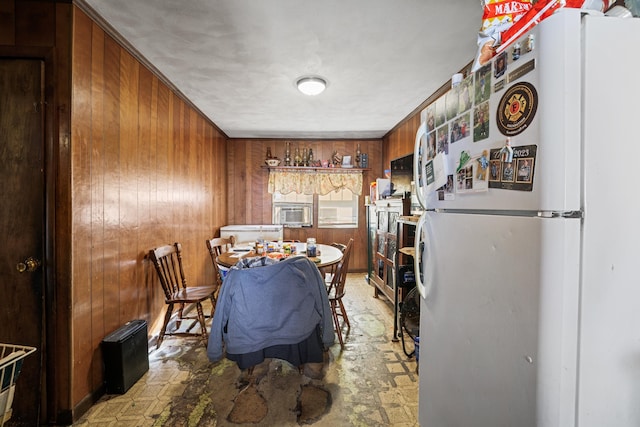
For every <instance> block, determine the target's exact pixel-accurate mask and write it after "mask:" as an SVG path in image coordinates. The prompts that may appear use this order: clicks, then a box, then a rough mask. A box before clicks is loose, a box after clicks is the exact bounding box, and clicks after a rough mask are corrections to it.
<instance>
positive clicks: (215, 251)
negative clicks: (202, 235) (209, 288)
mask: <svg viewBox="0 0 640 427" xmlns="http://www.w3.org/2000/svg"><path fill="white" fill-rule="evenodd" d="M233 243H234V242H233V239H232V238H229V239H228V238H226V237H215V238H213V239H207V241H206V244H207V249H208V250H209V256H210V257H211V262H212V263H213V270H214V271H215V275H216V282H217V283H218V286H222V280H223V279H224V276H225V271H228V270H229V269H228V268H227V267H223V266H221V265H220V264H218V261H217V259H218V257H219V256H220V255H221V254H222V253H224V252H228V251H230V250H231V248H232V247H233Z"/></svg>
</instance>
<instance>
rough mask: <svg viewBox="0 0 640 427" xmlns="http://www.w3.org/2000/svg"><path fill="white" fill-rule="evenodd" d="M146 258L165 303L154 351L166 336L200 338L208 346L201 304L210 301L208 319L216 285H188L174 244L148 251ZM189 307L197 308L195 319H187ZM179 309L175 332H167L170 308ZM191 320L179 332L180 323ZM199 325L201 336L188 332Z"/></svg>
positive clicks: (178, 245) (180, 252)
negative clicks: (187, 325)
mask: <svg viewBox="0 0 640 427" xmlns="http://www.w3.org/2000/svg"><path fill="white" fill-rule="evenodd" d="M149 258H150V259H151V261H152V262H153V266H154V268H155V270H156V273H157V274H158V279H159V281H160V285H162V290H163V292H164V296H165V304H167V310H166V312H165V316H164V323H163V325H162V330H161V331H160V336H159V337H158V344H157V348H160V344H162V341H163V340H164V337H165V335H191V336H198V337H200V338H201V339H202V340H203V342H204V345H205V346H206V345H207V340H208V338H209V334H208V333H207V327H206V325H205V315H204V311H203V308H202V302H203V301H206V300H207V299H209V300H210V301H211V317H213V312H214V310H215V306H216V299H215V292H216V291H217V289H218V285H217V283H216V284H214V285H211V286H187V280H186V278H185V275H184V269H183V267H182V245H181V244H180V243H174V244H173V245H165V246H160V247H157V248H155V249H151V250H150V251H149ZM188 304H194V305H195V307H196V315H195V316H187V315H186V314H187V313H186V312H185V307H186V306H187V305H188ZM176 305H177V306H178V311H177V313H176V330H175V331H174V332H167V326H168V324H169V322H170V321H171V318H172V315H173V309H174V307H175V306H176ZM187 319H190V320H194V322H193V323H192V324H191V325H190V326H189V327H188V328H187V329H186V330H182V331H180V326H181V323H182V321H183V320H187ZM196 323H199V324H200V329H201V331H200V333H197V332H191V328H193V326H195V325H196Z"/></svg>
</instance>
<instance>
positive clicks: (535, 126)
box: [415, 9, 640, 427]
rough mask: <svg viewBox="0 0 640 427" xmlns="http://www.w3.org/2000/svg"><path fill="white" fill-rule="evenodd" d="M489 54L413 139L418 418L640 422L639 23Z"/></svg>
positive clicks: (557, 30)
mask: <svg viewBox="0 0 640 427" xmlns="http://www.w3.org/2000/svg"><path fill="white" fill-rule="evenodd" d="M505 53H506V57H502V58H494V59H493V60H492V62H491V63H490V64H488V67H489V68H488V69H486V68H485V69H481V70H479V71H480V73H479V72H476V73H475V74H474V75H473V76H471V77H469V78H468V79H465V80H464V81H463V83H462V85H461V86H458V87H456V88H455V89H453V88H452V90H451V91H450V92H449V93H448V94H446V95H445V96H443V98H442V99H439V100H437V101H436V102H434V103H433V104H432V105H430V106H428V107H427V108H426V109H425V111H424V112H423V120H424V123H423V124H422V126H421V131H419V134H418V135H417V140H416V153H415V154H416V156H415V157H416V166H419V169H416V177H415V181H416V182H417V183H419V186H420V188H421V191H422V192H421V193H420V195H421V197H420V199H421V201H422V202H423V203H425V208H426V209H427V211H426V212H425V213H424V214H423V216H422V217H421V220H420V222H419V224H418V227H417V230H416V236H417V238H416V254H417V256H416V271H417V272H418V274H416V276H417V279H418V282H419V283H418V286H419V290H420V291H421V295H422V298H421V306H420V309H421V311H420V360H419V420H420V425H421V426H424V427H442V426H447V427H455V426H461V427H462V426H473V427H476V426H487V427H498V426H505V427H513V426H518V427H525V426H558V427H566V426H582V427H587V426H594V427H595V426H598V427H599V426H617V427H621V426H640V248H639V246H638V244H640V194H639V193H640V187H639V185H638V184H639V183H640V173H639V172H638V171H640V164H639V159H640V137H639V136H638V135H639V126H640V108H638V103H639V102H640V79H639V78H638V76H639V75H640V19H637V18H628V19H621V18H615V17H607V16H603V15H602V14H600V13H592V14H590V15H585V14H583V13H582V12H581V11H580V10H576V9H565V10H561V11H558V12H556V13H555V14H554V15H553V16H551V17H549V18H548V19H546V20H544V21H542V22H541V23H540V24H539V25H537V26H536V27H534V28H533V29H532V30H531V32H530V33H527V34H523V36H522V37H521V38H520V39H519V42H518V44H515V45H513V46H512V47H510V48H509V49H507V50H506V52H505ZM498 60H500V61H501V63H500V64H498V63H497V61H498ZM465 92H467V93H465ZM452 93H453V94H454V95H451V94H452ZM469 93H470V94H471V96H468V94H469ZM450 98H451V99H450ZM456 98H457V101H456ZM468 98H471V100H469V99H468ZM456 102H457V104H456ZM465 104H471V105H470V106H469V105H465ZM454 107H455V108H454ZM507 137H509V138H510V147H507V146H506V140H507ZM430 144H431V145H430ZM429 153H431V154H429ZM436 153H439V156H436ZM418 157H419V158H418ZM509 157H511V159H510V158H509ZM508 160H511V162H509V161H508ZM438 162H440V163H438ZM434 168H435V169H436V170H435V171H434ZM443 176H444V177H445V179H444V180H443ZM443 182H444V186H443V187H440V188H439V190H437V191H433V188H434V183H435V184H437V185H438V186H439V185H442V184H443ZM428 184H431V188H429V185H428Z"/></svg>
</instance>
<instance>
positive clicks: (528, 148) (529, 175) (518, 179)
mask: <svg viewBox="0 0 640 427" xmlns="http://www.w3.org/2000/svg"><path fill="white" fill-rule="evenodd" d="M504 148H505V147H502V148H495V149H492V150H490V153H489V188H499V189H502V190H516V191H532V190H533V175H534V172H535V165H536V155H537V151H538V146H537V145H521V146H517V147H511V149H512V159H511V161H510V162H506V161H503V159H504V157H503V156H504V153H503V150H504Z"/></svg>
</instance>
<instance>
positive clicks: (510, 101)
mask: <svg viewBox="0 0 640 427" xmlns="http://www.w3.org/2000/svg"><path fill="white" fill-rule="evenodd" d="M537 109H538V92H537V91H536V88H535V87H534V86H533V85H532V84H531V83H529V82H520V83H516V84H514V85H513V86H511V87H509V88H508V89H507V90H506V92H505V93H504V95H502V98H500V102H499V103H498V109H497V111H496V118H497V125H498V130H499V131H500V132H501V133H502V134H503V135H505V136H515V135H519V134H521V133H522V132H524V131H525V130H526V129H527V128H528V127H529V125H530V124H531V122H532V121H533V119H534V117H535V116H536V111H537Z"/></svg>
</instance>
